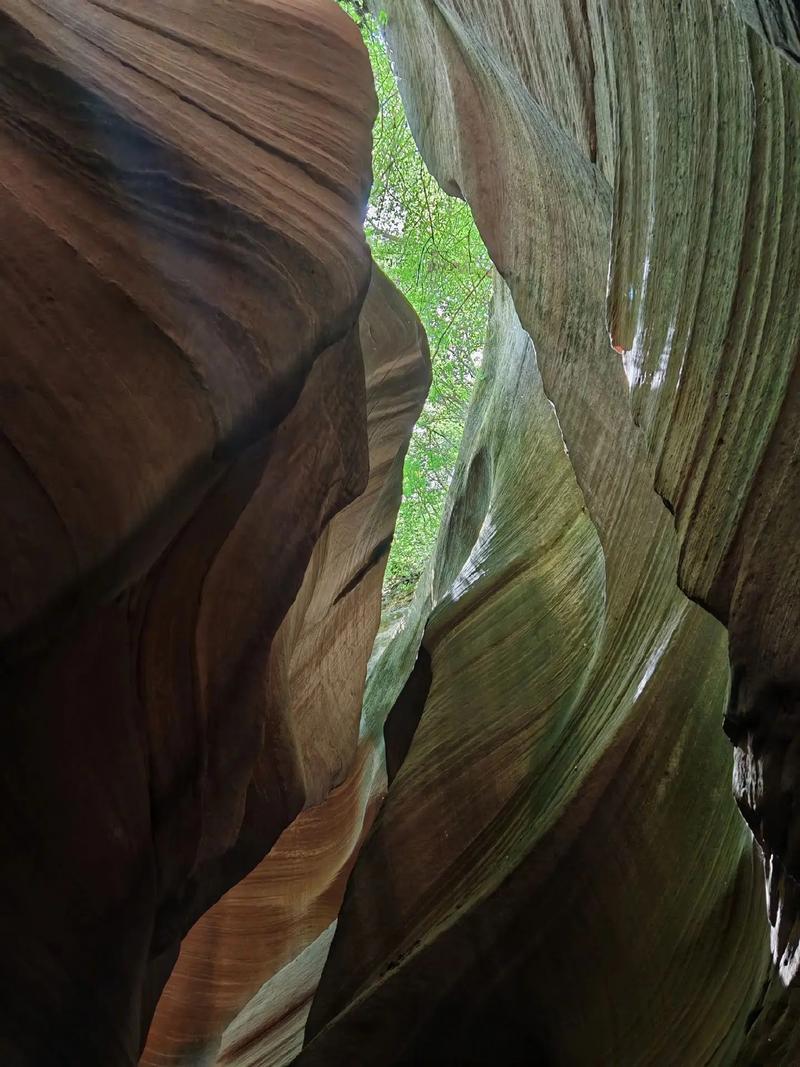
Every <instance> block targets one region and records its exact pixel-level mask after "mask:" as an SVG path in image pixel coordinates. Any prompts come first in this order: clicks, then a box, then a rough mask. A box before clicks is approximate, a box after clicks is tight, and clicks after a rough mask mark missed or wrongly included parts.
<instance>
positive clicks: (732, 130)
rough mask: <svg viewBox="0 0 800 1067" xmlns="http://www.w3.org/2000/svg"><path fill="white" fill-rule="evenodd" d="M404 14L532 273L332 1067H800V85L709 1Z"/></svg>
mask: <svg viewBox="0 0 800 1067" xmlns="http://www.w3.org/2000/svg"><path fill="white" fill-rule="evenodd" d="M379 8H380V9H381V10H385V12H386V19H385V23H386V33H387V37H388V40H389V45H390V48H391V50H392V53H393V57H394V61H395V63H396V65H397V69H398V73H399V79H400V86H401V91H402V93H403V97H404V102H405V105H406V109H407V112H408V114H409V119H410V122H411V126H412V129H413V131H414V134H415V137H416V138H417V141H418V144H419V146H420V149H421V151H422V154H423V157H424V158H425V160H426V162H427V163H428V165H429V166H430V168H431V169H432V171H433V173H434V174H435V175H436V177H437V178H438V180H439V181H440V183H441V184H442V185H443V187H444V188H445V189H447V190H448V191H450V192H452V193H454V194H456V195H460V196H463V197H464V198H465V199H466V200H467V202H468V203H469V204H470V206H471V207H472V210H473V213H474V215H475V219H476V222H477V225H478V228H479V230H480V232H481V235H482V236H483V238H484V240H485V242H486V244H487V247H488V249H489V253H490V255H491V257H492V259H493V260H494V262H495V265H496V267H497V269H498V271H499V274H500V275H501V276H502V279H503V283H500V286H499V289H498V293H497V295H496V298H495V307H494V312H493V326H492V331H493V337H492V347H493V350H494V352H495V355H494V358H493V360H492V363H491V365H490V366H487V368H486V375H487V381H485V382H483V383H481V384H480V387H479V389H478V391H477V394H476V397H475V400H474V403H473V408H472V412H471V416H470V419H469V422H468V426H467V430H466V433H465V441H464V448H463V451H462V456H461V460H460V467H459V471H458V473H457V476H456V480H455V483H454V486H453V490H452V494H451V499H450V502H449V505H448V508H447V509H446V514H445V521H444V523H443V529H442V534H441V537H440V540H439V544H438V547H437V551H436V554H435V558H434V561H433V563H432V567H431V570H430V572H429V575H428V578H427V582H426V584H425V585H424V587H423V588H422V589H421V590H420V592H419V595H418V598H417V601H416V603H415V605H414V608H413V609H412V612H411V614H410V617H409V620H408V622H407V626H406V631H405V633H404V635H402V636H401V637H400V638H399V639H396V643H395V645H394V647H391V646H390V647H389V649H388V650H387V651H386V652H385V653H384V657H383V659H382V661H381V662H380V663H379V664H378V665H377V667H376V668H375V671H374V674H373V677H372V680H371V683H370V687H369V688H368V694H367V700H366V705H365V713H366V714H367V716H369V715H377V716H378V717H381V716H383V715H387V714H388V724H387V728H386V735H387V741H388V742H392V743H394V739H395V738H396V737H398V736H399V738H400V742H399V745H400V749H401V752H405V751H406V750H407V757H406V762H405V763H404V764H403V765H402V767H400V769H399V771H397V776H396V778H395V780H394V782H393V784H392V786H391V789H390V792H389V797H388V800H387V802H386V805H385V807H384V809H383V811H382V813H381V816H380V818H379V820H378V822H377V824H376V826H375V829H374V831H373V834H372V836H371V838H370V839H369V840H368V842H367V844H366V845H365V848H364V850H363V852H362V855H361V857H360V859H359V861H358V863H357V864H356V867H355V871H354V874H353V876H352V878H351V883H350V887H349V890H348V894H347V897H346V900H345V905H344V909H343V912H342V916H341V919H340V924H339V928H338V931H337V934H336V936H335V938H334V942H333V947H332V951H331V956H330V959H329V963H328V967H327V969H326V972H325V975H324V977H323V981H322V984H321V987H320V991H319V994H318V996H317V999H316V1002H315V1004H314V1007H313V1009H312V1013H311V1022H310V1026H309V1031H308V1034H307V1049H306V1052H305V1054H304V1056H303V1057H302V1058H301V1060H300V1062H301V1063H302V1064H304V1065H305V1064H312V1063H315V1064H316V1063H320V1064H322V1063H326V1064H327V1063H335V1062H347V1061H348V1057H352V1056H353V1055H355V1053H356V1050H357V1049H361V1050H365V1051H363V1054H364V1055H365V1056H366V1058H367V1062H392V1063H394V1062H397V1063H416V1062H426V1059H425V1057H427V1062H437V1063H438V1062H454V1063H462V1062H477V1063H485V1062H490V1061H491V1060H490V1059H489V1060H487V1057H491V1056H492V1055H495V1056H496V1057H497V1061H498V1062H543V1063H548V1062H554V1063H562V1062H564V1063H597V1062H603V1063H625V1064H628V1063H631V1064H633V1063H635V1064H639V1063H642V1064H644V1063H652V1064H659V1063H672V1062H680V1063H688V1064H695V1063H697V1064H705V1063H719V1064H727V1063H732V1062H734V1060H736V1059H737V1057H740V1058H741V1062H743V1063H744V1062H751V1060H752V1062H762V1060H759V1059H753V1057H757V1056H762V1057H763V1062H764V1063H773V1062H774V1063H787V1064H788V1063H791V1062H794V1060H793V1059H792V1056H793V1052H792V1036H791V1035H792V1033H793V1030H794V1028H795V1027H794V1023H793V1020H792V1012H791V998H787V995H786V994H785V993H784V992H781V989H782V984H783V983H785V982H789V981H791V980H792V979H793V977H794V971H795V959H796V945H797V939H796V933H795V931H793V929H792V927H793V923H794V921H795V916H796V914H797V907H796V901H795V889H794V881H793V878H792V877H791V876H792V875H793V874H794V875H796V874H798V873H800V869H799V868H798V865H797V860H796V858H795V852H796V849H795V846H794V838H795V835H796V833H797V832H798V831H797V826H798V825H799V824H798V823H797V820H796V819H795V816H794V803H795V800H794V798H795V795H796V787H795V780H796V774H797V768H798V764H799V762H800V761H798V758H797V756H796V755H795V748H796V740H795V738H796V728H795V716H796V709H797V694H798V680H799V675H798V670H799V669H800V668H799V662H800V656H799V655H798V652H799V651H800V649H799V647H798V640H800V637H799V635H800V629H799V628H798V617H799V616H800V611H799V610H798V609H799V608H800V567H799V566H798V542H797V534H796V531H795V529H794V523H795V520H796V516H797V514H798V503H800V495H799V494H800V483H798V478H797V469H798V468H797V456H798V441H799V440H800V435H798V432H797V431H798V427H799V426H800V411H799V410H798V407H797V405H798V404H800V390H799V389H798V373H800V372H799V371H798V352H799V351H800V300H798V298H797V293H798V290H799V289H800V240H799V239H798V238H800V234H799V233H798V193H800V182H798V178H799V177H800V170H799V169H798V168H800V142H798V129H797V121H798V119H797V116H798V115H800V109H799V108H798V103H800V95H799V94H800V72H798V70H797V68H796V66H795V65H793V64H792V63H791V62H789V61H787V59H786V57H785V56H784V55H782V54H781V51H780V50H779V49H777V48H773V47H770V45H769V44H768V43H767V41H766V40H765V39H764V37H763V36H762V35H760V34H758V33H756V32H754V31H753V30H752V29H751V28H749V27H748V25H747V24H746V23H745V22H744V21H743V20H742V19H741V18H740V16H739V14H738V13H737V11H736V9H735V8H734V7H732V6H729V5H725V4H715V3H709V2H703V0H692V2H689V3H682V4H673V3H666V2H663V3H661V2H658V3H654V4H647V5H641V4H628V3H626V2H623V0H609V2H594V3H593V2H591V0H590V2H588V3H587V2H585V0H580V2H579V0H575V2H570V0H564V2H559V0H553V2H552V3H547V4H545V5H542V4H535V3H532V2H525V0H523V2H515V3H513V4H512V3H508V2H506V3H495V2H489V0H395V2H391V0H387V2H385V3H382V4H380V5H378V4H375V5H374V9H375V10H376V12H377V11H378V9H379ZM767 36H768V37H769V34H768V35H767ZM770 39H773V38H770ZM512 305H513V308H512ZM514 316H518V322H516V324H515V323H514V322H513V319H514ZM521 338H525V342H524V343H523V341H522V340H521ZM528 339H529V340H528ZM525 344H527V349H526V352H527V355H526V357H525V359H524V360H522V363H521V365H522V366H523V367H524V368H525V370H524V371H523V372H520V369H519V366H516V365H515V361H514V358H513V356H512V353H513V352H520V351H521V350H522V348H523V347H524V345H525ZM525 373H527V374H528V375H529V376H530V377H531V380H533V378H534V377H535V378H536V379H537V381H538V380H539V379H538V376H539V375H540V376H541V378H540V384H538V386H537V388H538V389H539V390H540V401H539V403H538V404H537V403H536V402H534V401H533V400H532V399H531V397H530V395H527V394H525V395H522V393H521V385H520V382H521V381H524V374H525ZM518 390H519V392H518ZM501 397H502V398H503V399H502V401H501V400H500V398H501ZM548 424H549V425H550V434H551V438H552V440H553V441H555V440H556V439H558V441H559V442H560V441H561V437H562V435H563V445H564V447H563V448H555V446H553V447H552V448H551V449H550V450H549V451H548V450H546V449H545V448H544V447H543V445H542V438H543V437H544V436H545V435H546V432H547V426H548ZM533 442H535V444H534V443H533ZM559 468H563V471H562V473H561V475H560V476H559V475H558V473H557V472H558V471H559ZM555 485H558V486H559V488H558V491H556V490H555V488H553V487H554V486H555ZM570 501H577V502H578V503H577V514H576V517H575V519H574V521H572V522H571V521H570V518H569V516H570V512H569V506H570ZM550 522H552V526H549V525H548V524H549V523H550ZM545 531H546V532H545ZM539 534H541V539H538V538H537V535H539ZM548 560H549V561H550V563H551V565H550V567H549V568H548V566H547V561H548ZM726 630H727V632H726ZM420 644H421V647H422V648H423V650H424V656H423V658H422V659H420V660H419V661H418V664H419V666H418V667H417V668H416V670H417V671H418V672H419V671H423V672H427V671H430V683H429V687H427V694H426V687H424V686H417V687H416V691H417V692H419V693H420V694H421V695H420V696H419V697H418V698H417V705H418V706H417V707H416V709H415V711H413V712H412V710H410V708H409V701H408V699H407V695H408V689H407V683H406V680H407V679H408V677H409V675H410V673H411V671H412V668H413V664H414V658H415V654H416V650H417V647H418V646H419V645H420ZM404 687H406V688H405V689H404ZM413 688H414V687H413V686H412V689H413ZM399 695H400V696H401V697H402V699H401V700H400V702H399V708H400V711H401V713H402V725H401V726H400V727H393V726H392V716H393V710H392V708H393V705H394V702H395V700H396V699H397V697H398V696H399ZM414 719H417V720H418V721H419V726H418V728H417V732H416V735H415V736H414V738H413V741H411V743H410V747H409V741H408V736H409V734H410V726H409V723H412V725H413V720H414ZM723 719H724V722H725V731H726V732H727V734H728V736H729V737H730V738H732V739H733V740H734V742H735V743H736V746H737V748H736V755H735V775H734V790H735V793H736V798H737V799H738V801H739V804H740V806H741V808H742V810H743V811H744V813H745V815H746V817H747V819H748V822H749V823H750V824H751V826H752V827H753V829H754V830H755V832H756V836H757V838H758V840H759V841H760V843H761V844H762V846H763V847H764V849H765V851H766V853H767V856H768V860H769V862H768V872H769V873H770V876H771V877H770V887H771V888H770V898H771V903H770V907H769V919H770V921H771V923H772V925H773V935H772V953H773V957H774V961H775V963H777V964H778V968H779V972H775V971H773V972H769V971H768V969H767V968H766V966H765V958H764V957H765V953H766V951H767V948H768V941H769V939H768V937H767V935H766V932H765V930H766V916H765V912H764V897H763V876H762V873H761V860H760V856H759V853H758V850H755V851H754V850H753V847H752V845H751V840H750V836H749V833H748V832H747V830H746V828H745V826H744V825H743V823H742V821H741V820H740V819H739V817H738V815H737V813H736V809H735V806H734V803H733V799H732V796H731V790H730V781H731V750H730V747H729V743H728V741H726V739H725V738H724V736H723V732H722V726H723ZM390 749H391V744H390ZM395 762H398V761H397V760H395ZM784 868H785V870H786V872H788V873H784ZM544 902H547V903H546V904H545V903H544ZM500 945H502V948H500V947H499V946H500ZM769 973H771V974H772V978H771V982H770V984H769V986H768V987H765V986H764V984H763V983H764V981H765V980H766V979H767V976H768V974H769ZM787 1005H788V1008H787ZM776 1020H779V1021H780V1034H778V1031H777V1030H776V1031H775V1039H774V1040H773V1036H772V1034H771V1033H770V1028H774V1027H775V1026H776ZM492 1050H494V1051H492ZM765 1050H766V1051H765ZM748 1056H749V1057H750V1059H748V1058H747V1057H748ZM370 1057H371V1059H370Z"/></svg>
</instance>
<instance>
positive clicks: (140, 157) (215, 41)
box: [0, 0, 413, 1067]
mask: <svg viewBox="0 0 800 1067" xmlns="http://www.w3.org/2000/svg"><path fill="white" fill-rule="evenodd" d="M374 114H375V99H374V90H373V87H372V83H371V77H370V71H369V64H368V61H367V57H366V55H365V52H364V49H363V46H362V44H361V42H360V40H359V37H358V33H357V31H356V30H355V28H354V27H353V25H352V24H351V23H350V22H349V20H348V19H347V18H346V17H345V15H344V14H343V13H342V12H341V11H340V10H338V9H337V8H336V6H335V5H333V4H330V3H327V2H324V0H288V2H280V3H278V2H273V0H266V2H254V0H233V2H227V3H221V2H215V0H199V2H198V0H192V2H181V0H178V2H176V3H174V2H171V3H160V2H157V0H148V2H145V3H140V2H137V3H129V2H125V0H108V2H103V3H100V2H97V3H94V2H92V3H80V4H75V3H72V2H66V0H48V2H46V3H37V2H33V0H3V2H2V3H0V229H1V232H2V237H3V254H2V262H1V263H0V322H2V338H1V339H0V350H1V352H2V370H1V371H0V373H1V374H2V389H0V405H2V431H3V437H2V449H3V452H2V457H0V472H1V473H2V477H3V479H4V482H3V494H4V499H5V500H6V502H7V507H6V510H5V521H4V523H3V524H2V529H1V530H0V542H1V543H0V550H1V551H2V555H3V559H4V563H5V566H4V568H3V576H2V583H3V585H2V591H1V592H0V631H1V632H2V636H3V646H2V668H3V683H2V685H3V696H4V702H3V703H4V708H3V722H4V740H3V751H4V757H3V759H4V763H3V775H2V781H1V782H0V791H1V794H2V795H1V796H0V804H1V805H2V812H3V816H2V820H0V850H2V856H3V879H2V887H1V888H0V930H1V931H2V940H3V943H4V945H5V949H4V953H3V962H2V987H3V990H4V993H3V1005H2V1009H1V1010H0V1014H1V1018H0V1060H1V1061H2V1062H3V1064H9V1065H11V1064H25V1065H32V1064H45V1063H46V1064H48V1065H56V1064H75V1065H80V1067H88V1065H91V1064H98V1065H102V1067H113V1065H117V1064H120V1065H122V1064H134V1063H136V1062H137V1060H138V1055H139V1051H140V1048H141V1045H142V1043H143V1040H144V1035H145V1034H146V1031H147V1027H148V1024H149V1021H150V1017H151V1014H152V1011H153V1008H154V1006H155V1001H156V998H157V996H158V994H159V992H160V989H161V986H162V985H163V983H164V981H165V980H166V977H167V975H168V974H169V970H170V968H171V966H172V963H173V962H174V959H175V956H176V954H177V950H178V944H179V940H180V938H181V937H182V936H183V935H184V934H185V933H186V931H187V930H188V929H189V927H190V926H191V925H192V923H193V922H194V921H195V920H196V919H197V918H198V917H199V916H200V914H201V913H202V912H203V911H205V910H206V908H208V907H209V905H211V904H212V903H213V902H214V901H215V900H217V899H218V898H219V896H220V895H221V894H222V893H223V892H224V891H225V890H226V889H227V888H228V887H229V886H231V885H232V884H234V883H235V882H236V881H238V880H239V879H240V878H241V877H242V876H243V875H244V874H245V873H247V871H249V870H250V869H251V868H252V867H253V866H254V865H255V864H256V863H257V862H258V861H260V860H261V859H262V858H263V856H264V855H265V853H266V852H267V850H268V849H269V847H270V846H271V845H272V844H273V843H274V842H275V841H276V840H277V839H278V837H279V836H280V834H281V832H282V831H283V830H284V828H285V827H286V826H287V825H288V824H289V823H290V822H291V821H292V820H293V819H294V818H295V816H296V815H297V814H298V813H299V812H300V811H301V809H302V808H303V807H304V806H305V805H306V804H308V803H314V802H317V801H319V800H320V799H321V798H323V797H325V796H327V794H328V793H329V792H330V790H331V789H332V788H333V787H335V786H336V785H338V784H339V783H340V782H342V781H343V779H344V778H345V776H346V774H347V773H348V770H349V768H350V765H351V762H352V759H353V755H354V751H355V746H356V740H357V732H358V712H359V708H358V704H359V699H358V693H359V691H360V688H361V684H362V678H361V676H363V670H364V665H365V661H366V656H367V654H368V650H369V645H370V643H371V632H370V631H371V629H374V627H375V626H376V625H377V620H376V619H373V617H374V616H375V615H376V613H377V610H378V598H379V592H378V586H379V578H375V577H370V576H369V574H368V573H367V572H366V571H363V565H364V561H363V559H362V558H361V555H360V552H361V549H362V548H363V547H364V546H363V545H361V544H358V545H355V546H351V545H344V546H340V547H339V549H338V550H337V554H336V555H335V558H334V556H333V555H332V551H333V547H334V546H332V544H331V542H330V538H329V536H328V534H327V533H326V528H327V527H328V524H329V522H330V520H331V519H332V518H333V516H335V515H336V514H337V512H340V511H341V510H342V509H343V508H344V507H346V505H348V504H349V503H350V502H351V501H352V500H354V499H355V498H356V497H357V496H359V495H360V494H361V493H362V492H363V490H364V489H365V487H366V486H367V482H368V477H369V468H370V449H369V442H368V434H367V393H366V388H365V371H364V361H363V358H362V353H361V347H360V342H359V337H358V317H359V313H360V309H361V304H362V301H363V298H364V295H365V293H366V290H367V286H368V284H369V278H370V272H371V266H370V260H369V254H368V251H367V249H366V247H365V245H364V241H363V235H362V229H361V222H362V217H363V211H364V208H365V200H366V193H367V188H368V181H369V152H370V127H371V123H372V120H373V117H374ZM390 299H391V298H390ZM412 417H413V416H412V415H411V414H409V415H408V420H409V425H410V421H411V418H412ZM384 443H385V447H386V449H387V452H386V455H385V456H384V455H383V454H382V455H381V457H380V461H381V462H385V463H386V464H387V465H391V463H392V462H393V457H394V452H392V448H394V450H395V451H396V449H397V447H398V445H397V442H394V444H392V443H391V442H389V441H388V440H387V441H386V442H384ZM392 505H393V501H391V500H389V499H387V500H386V510H385V511H380V509H379V508H378V509H377V511H378V512H379V513H378V514H376V516H375V518H374V526H375V529H370V530H369V531H368V536H369V537H370V538H373V539H374V538H378V537H380V538H384V539H385V537H386V536H387V534H388V531H389V530H390V528H391V523H392V511H391V506H392ZM371 543H372V542H370V544H371ZM315 568H320V569H322V570H323V571H324V577H325V583H326V585H325V588H324V590H318V589H317V588H316V587H315ZM364 581H366V582H367V583H368V584H369V588H370V590H371V594H372V597H371V602H370V605H367V604H366V603H365V605H364V606H363V608H362V609H360V614H359V616H358V618H357V619H355V620H352V621H351V622H350V623H349V625H351V627H352V629H351V632H350V633H349V635H348V636H349V637H350V639H351V640H353V641H354V642H360V649H359V651H358V652H357V653H356V654H354V655H353V656H352V657H351V659H350V660H342V661H340V662H339V663H338V665H337V666H335V667H330V668H327V667H326V666H325V664H326V663H327V662H328V661H329V660H330V658H331V657H330V654H327V655H326V654H325V652H324V650H321V652H320V655H319V656H318V657H317V658H316V659H315V663H314V667H315V669H314V670H313V671H311V670H310V669H306V671H305V674H306V683H307V685H308V687H309V691H308V692H307V693H305V694H303V695H301V696H298V695H297V694H296V693H294V692H292V693H289V692H288V690H287V686H286V670H287V665H289V664H290V662H292V661H294V662H295V663H296V665H297V670H298V672H299V671H300V670H301V666H302V664H303V663H306V664H307V661H308V659H309V657H310V656H311V650H310V649H309V648H306V647H304V646H303V645H302V643H296V644H295V643H293V637H294V636H295V632H294V630H296V629H298V628H300V623H301V622H302V620H303V619H307V618H308V616H309V614H310V613H313V612H314V611H316V610H318V609H319V611H320V612H321V613H323V614H324V612H325V610H326V609H327V608H329V607H330V606H331V604H332V602H333V600H334V599H335V597H336V596H337V595H340V596H341V600H340V601H339V604H338V605H337V607H338V612H339V616H341V613H342V612H345V611H346V605H347V603H348V598H350V599H352V598H354V597H359V596H361V593H360V589H361V586H362V584H363V582H364ZM334 587H335V593H332V590H333V589H334ZM369 599H370V597H369V595H368V594H365V600H369ZM293 605H294V606H293ZM290 609H291V610H290ZM332 621H333V616H331V617H330V618H327V619H324V620H323V619H321V620H318V626H319V630H320V633H321V634H322V636H323V637H324V638H325V639H326V640H327V641H328V642H329V643H330V642H335V640H336V639H337V634H336V633H335V632H333V633H331V632H326V630H325V627H326V625H327V626H331V625H332ZM293 627H294V630H293V629H292V628H293ZM317 665H320V666H319V670H317V669H316V667H317ZM337 670H338V671H339V674H337V673H336V671H337ZM334 684H335V685H338V686H340V687H341V688H342V689H343V690H344V691H346V692H348V693H351V694H352V695H351V699H350V703H349V705H348V706H346V707H344V706H343V707H342V709H341V714H338V715H336V716H334V715H333V714H332V712H331V708H330V706H329V705H325V704H322V703H321V702H319V701H318V700H316V699H314V698H313V697H312V696H311V690H312V689H313V687H315V686H316V687H317V688H319V689H324V688H325V686H331V685H334ZM312 737H313V738H314V743H313V744H312V743H311V742H310V738H312Z"/></svg>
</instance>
